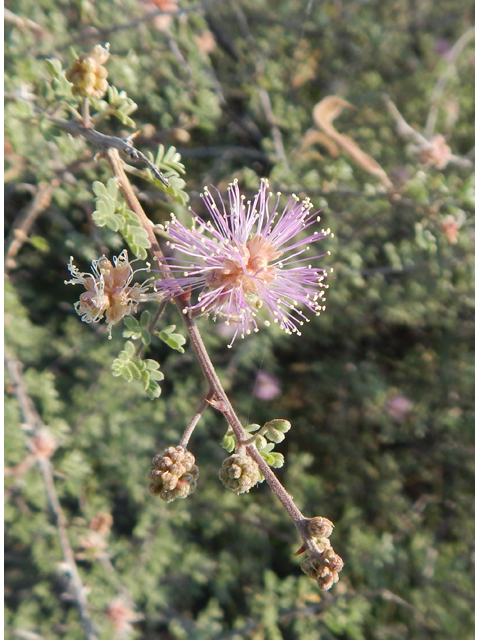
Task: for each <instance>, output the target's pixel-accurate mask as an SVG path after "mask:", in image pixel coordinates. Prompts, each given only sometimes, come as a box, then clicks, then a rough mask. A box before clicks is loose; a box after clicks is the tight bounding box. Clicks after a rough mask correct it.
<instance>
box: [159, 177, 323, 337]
mask: <svg viewBox="0 0 480 640" xmlns="http://www.w3.org/2000/svg"><path fill="white" fill-rule="evenodd" d="M228 196H229V211H228V212H227V210H226V209H225V206H224V205H223V203H222V205H221V209H219V207H218V205H217V203H216V201H215V199H214V198H213V196H212V195H211V193H210V191H209V190H208V189H207V188H206V189H205V193H204V194H203V196H202V197H203V200H204V202H205V205H206V207H207V210H208V212H209V214H210V216H211V218H212V220H213V222H211V221H208V222H205V221H204V220H202V219H201V218H200V217H198V216H197V215H196V214H193V215H194V222H193V226H192V228H190V229H187V228H186V227H184V226H183V224H182V223H181V222H179V221H178V220H177V219H176V218H175V216H174V215H173V214H172V220H171V222H170V224H169V225H168V226H167V231H168V233H169V235H170V237H171V240H170V241H169V242H168V243H167V244H168V245H169V246H170V248H171V249H173V250H176V251H179V252H181V253H183V254H184V255H185V256H186V257H185V259H181V258H177V257H175V258H170V262H171V265H170V268H171V269H172V270H173V271H178V272H181V277H179V278H169V279H164V280H160V281H159V282H157V288H158V290H160V291H161V292H162V293H163V294H164V296H165V297H167V298H168V297H170V298H172V297H175V296H177V295H181V294H182V293H184V292H185V291H189V290H193V289H200V294H199V296H198V300H197V301H196V302H195V303H194V304H192V305H191V306H188V307H186V309H185V313H188V312H192V313H193V314H194V315H201V314H205V315H210V314H212V315H213V317H214V319H216V318H217V317H223V318H225V320H226V324H228V323H230V322H234V323H238V324H237V327H236V329H235V333H234V335H233V338H232V341H231V343H230V345H229V346H232V343H233V341H234V340H235V338H236V336H237V333H238V332H239V331H240V334H241V336H242V338H243V337H245V335H248V334H250V333H251V330H252V327H253V331H258V322H257V314H258V312H259V310H260V309H261V308H262V307H265V309H266V311H267V314H268V315H269V316H270V319H267V320H265V321H264V323H265V325H266V326H269V325H270V322H271V321H273V322H275V323H278V324H279V326H280V327H281V329H283V330H284V331H285V332H286V333H288V334H291V333H297V334H299V335H300V330H299V328H298V327H299V326H302V325H303V323H304V322H308V319H307V318H306V317H305V315H304V314H303V312H302V311H300V310H299V309H298V308H297V307H298V306H299V305H305V306H306V307H307V308H308V309H310V311H313V312H314V313H315V314H317V315H320V312H321V311H323V310H324V309H325V306H323V302H324V301H323V294H324V291H323V289H324V288H327V285H326V284H324V283H323V280H324V278H325V269H319V268H314V267H312V266H311V265H310V264H309V261H310V260H313V259H315V258H319V257H321V256H319V255H316V256H312V258H303V257H300V256H301V255H302V254H304V253H305V252H306V251H308V249H309V247H308V243H310V242H312V241H316V240H320V239H322V238H326V237H327V236H329V235H330V229H327V230H321V231H315V232H314V233H313V234H311V235H308V236H306V237H301V236H299V235H298V234H299V233H300V232H301V231H302V230H304V229H307V228H308V227H310V226H311V225H313V224H314V223H315V222H318V221H319V220H320V218H319V217H318V216H317V213H311V209H312V204H311V202H310V201H309V199H308V198H307V199H306V200H304V201H303V202H299V200H298V198H297V197H296V196H292V197H291V199H290V201H289V202H288V204H287V206H286V207H285V209H284V210H283V211H282V212H281V213H279V211H278V210H277V209H278V205H279V196H280V194H277V198H276V200H275V201H274V204H273V206H271V204H270V201H271V199H272V198H273V197H274V196H273V194H272V193H269V192H268V181H267V180H262V182H261V185H260V189H259V191H258V193H257V195H256V196H255V198H254V199H253V201H248V202H245V196H243V195H240V191H239V188H238V183H237V181H236V180H235V181H234V182H233V184H231V185H230V186H229V188H228Z"/></svg>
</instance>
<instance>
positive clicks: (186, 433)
mask: <svg viewBox="0 0 480 640" xmlns="http://www.w3.org/2000/svg"><path fill="white" fill-rule="evenodd" d="M212 396H213V394H212V393H211V392H210V393H209V394H208V395H207V397H206V398H205V400H204V401H203V402H202V404H201V405H200V406H199V407H198V409H197V411H196V412H195V415H194V416H193V418H192V419H191V420H190V423H189V425H188V427H187V428H186V429H185V431H184V433H183V436H182V439H181V440H180V442H179V444H180V446H181V447H185V448H187V444H188V441H189V440H190V436H191V435H192V433H193V430H194V429H195V427H196V426H197V423H198V421H199V420H200V418H201V417H202V413H203V412H204V411H205V409H206V408H207V407H208V406H209V400H210V399H211V398H212Z"/></svg>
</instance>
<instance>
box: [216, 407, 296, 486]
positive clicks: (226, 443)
mask: <svg viewBox="0 0 480 640" xmlns="http://www.w3.org/2000/svg"><path fill="white" fill-rule="evenodd" d="M290 427H291V425H290V423H289V422H288V420H281V419H278V418H277V419H275V420H270V421H269V422H266V423H265V424H264V425H263V427H260V425H259V424H249V425H247V426H246V427H245V431H246V432H247V433H254V435H253V436H252V437H251V438H249V439H248V440H247V441H246V444H254V445H255V446H256V447H257V449H258V450H259V452H260V454H261V455H262V457H263V458H264V459H265V461H266V463H267V464H268V465H270V466H271V467H273V468H274V469H280V468H281V467H283V463H284V457H283V455H282V454H281V453H278V452H276V451H273V449H274V447H275V444H278V443H279V442H282V441H283V440H284V439H285V435H284V434H285V433H286V432H287V431H289V430H290ZM255 432H256V433H255ZM267 440H271V441H272V442H267ZM236 446H237V439H236V437H235V435H234V433H233V431H232V429H231V428H230V427H229V428H228V430H227V433H226V434H225V435H224V437H223V440H222V447H223V448H224V449H226V450H227V451H228V452H229V453H231V452H232V451H233V450H234V449H235V447H236ZM262 477H263V476H262Z"/></svg>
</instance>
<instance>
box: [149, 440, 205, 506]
mask: <svg viewBox="0 0 480 640" xmlns="http://www.w3.org/2000/svg"><path fill="white" fill-rule="evenodd" d="M152 464H153V467H151V468H150V470H149V472H148V475H149V477H150V478H151V480H152V482H151V484H150V486H149V491H150V493H151V494H153V495H154V496H160V498H161V499H162V500H165V502H172V501H173V500H177V499H180V498H186V497H187V496H188V495H189V494H190V493H193V492H194V491H195V489H196V487H197V478H198V467H197V465H196V464H195V457H194V455H193V454H192V453H190V451H187V450H186V449H184V447H182V446H180V445H179V446H178V447H168V448H167V449H165V451H164V452H163V453H162V454H158V455H156V456H155V457H154V458H153V461H152Z"/></svg>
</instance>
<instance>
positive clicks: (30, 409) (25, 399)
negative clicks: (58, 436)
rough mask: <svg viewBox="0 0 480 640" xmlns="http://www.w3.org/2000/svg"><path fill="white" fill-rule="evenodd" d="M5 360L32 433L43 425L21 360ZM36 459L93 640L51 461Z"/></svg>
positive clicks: (29, 444)
mask: <svg viewBox="0 0 480 640" xmlns="http://www.w3.org/2000/svg"><path fill="white" fill-rule="evenodd" d="M5 363H6V367H7V371H8V375H9V377H10V380H11V382H12V384H13V387H14V393H15V396H16V398H17V402H18V405H19V407H20V411H21V412H22V416H23V420H24V422H25V424H26V425H27V426H28V428H29V431H30V433H31V434H32V435H36V434H38V433H39V430H40V429H42V428H45V425H44V424H43V422H42V420H41V418H40V416H39V414H38V413H37V410H36V409H35V406H34V404H33V402H32V400H31V398H30V397H29V395H28V394H27V391H26V387H25V382H24V379H23V375H22V364H21V363H20V362H19V361H18V360H16V359H14V358H12V357H10V356H9V355H8V354H6V355H5ZM27 447H28V448H29V449H30V450H35V447H34V445H33V443H32V442H27ZM37 463H38V466H39V467H40V472H41V474H42V478H43V483H44V486H45V492H46V494H47V499H48V503H49V507H50V511H51V513H52V515H53V518H54V520H55V525H56V527H57V533H58V538H59V541H60V547H61V549H62V553H63V557H64V560H65V563H66V564H67V566H68V572H69V574H70V576H69V577H70V583H71V586H72V590H73V593H74V598H75V602H76V605H77V608H78V612H79V615H80V622H81V624H82V628H83V631H84V634H85V638H86V640H97V635H96V632H95V629H94V626H93V623H92V621H91V618H90V614H89V610H88V602H87V598H86V595H85V587H84V586H83V584H82V580H81V578H80V574H79V572H78V568H77V565H76V562H75V556H74V553H73V550H72V547H71V546H70V542H69V539H68V534H67V519H66V517H65V514H64V512H63V509H62V507H61V506H60V501H59V499H58V495H57V491H56V489H55V483H54V479H53V470H52V465H51V464H50V460H49V459H48V458H47V457H45V456H41V455H37Z"/></svg>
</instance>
